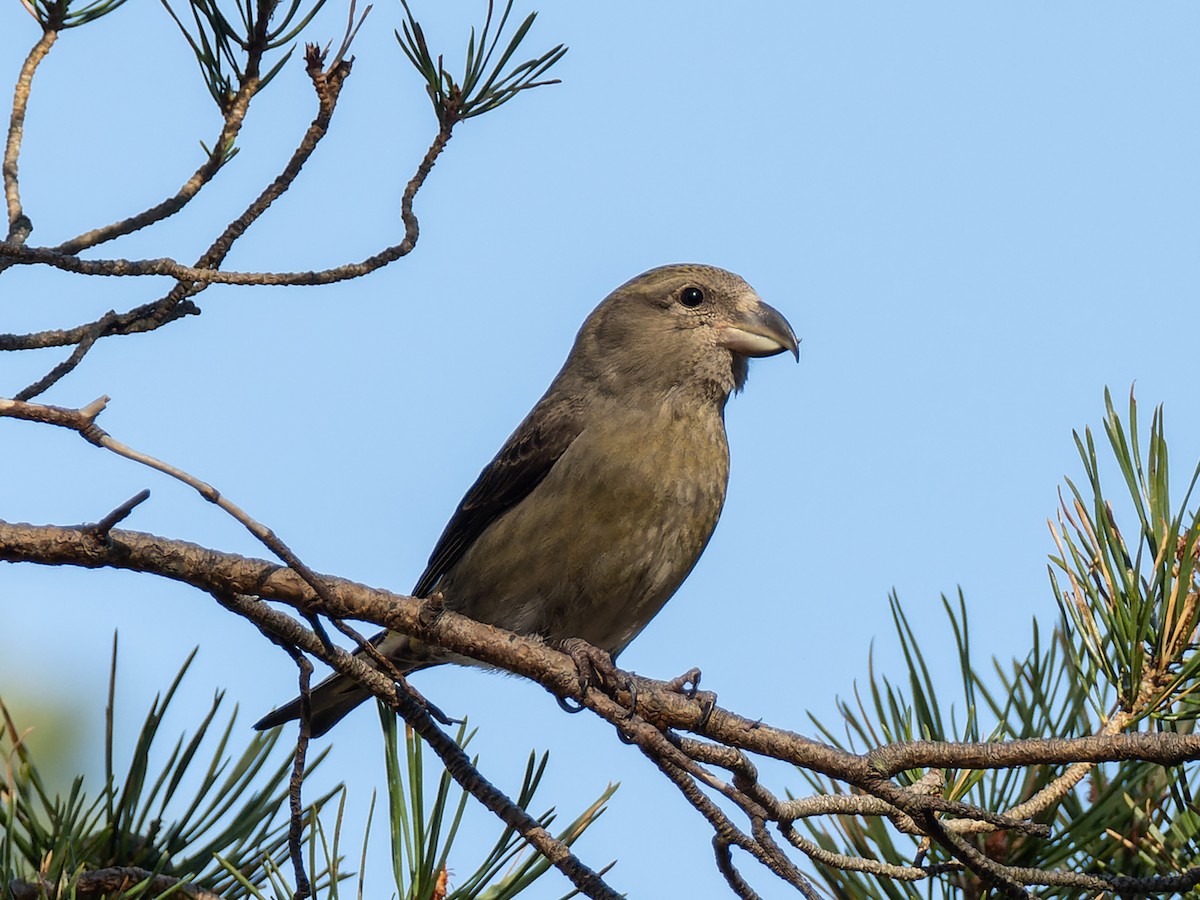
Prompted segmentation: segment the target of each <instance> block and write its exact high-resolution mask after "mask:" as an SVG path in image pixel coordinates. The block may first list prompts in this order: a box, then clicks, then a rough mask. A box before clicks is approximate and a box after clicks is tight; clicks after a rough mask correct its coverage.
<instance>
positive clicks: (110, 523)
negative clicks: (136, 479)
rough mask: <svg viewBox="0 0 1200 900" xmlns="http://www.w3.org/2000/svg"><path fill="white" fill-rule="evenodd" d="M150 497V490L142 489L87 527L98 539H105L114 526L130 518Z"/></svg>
mask: <svg viewBox="0 0 1200 900" xmlns="http://www.w3.org/2000/svg"><path fill="white" fill-rule="evenodd" d="M148 499H150V492H149V491H148V490H144V489H143V490H140V491H138V492H137V493H136V494H134V495H133V496H132V497H130V498H129V499H128V500H126V501H125V502H124V503H122V504H121V505H120V506H118V507H117V508H116V509H114V510H113V511H112V512H110V513H109V514H108V515H107V516H105V517H104V518H103V519H101V520H100V521H99V522H96V523H95V524H94V525H88V526H86V527H88V528H90V529H91V530H92V533H93V534H94V535H95V536H96V538H97V539H98V540H105V539H106V538H107V537H108V533H109V532H110V531H112V530H113V528H115V527H116V526H117V525H118V524H119V523H120V522H123V521H124V520H125V519H126V518H128V516H129V514H130V513H131V512H133V511H134V510H135V509H136V508H137V507H138V506H140V505H141V504H143V503H145V502H146V501H147V500H148Z"/></svg>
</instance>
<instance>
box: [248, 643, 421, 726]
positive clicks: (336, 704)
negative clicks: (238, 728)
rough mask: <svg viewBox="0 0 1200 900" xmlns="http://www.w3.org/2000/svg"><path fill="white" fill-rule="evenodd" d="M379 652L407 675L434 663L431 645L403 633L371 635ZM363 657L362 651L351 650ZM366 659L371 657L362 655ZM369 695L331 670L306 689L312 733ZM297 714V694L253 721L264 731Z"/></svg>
mask: <svg viewBox="0 0 1200 900" xmlns="http://www.w3.org/2000/svg"><path fill="white" fill-rule="evenodd" d="M371 643H372V644H374V645H375V646H376V647H378V648H379V652H380V653H382V654H383V655H384V656H386V657H387V658H388V659H390V660H391V661H392V662H393V663H395V665H396V667H397V668H398V669H399V670H400V672H401V674H403V675H407V674H409V673H410V672H415V671H416V670H417V669H423V668H425V667H426V666H429V665H434V664H435V663H436V660H434V659H433V658H432V653H431V651H432V650H433V648H430V647H428V646H427V645H424V644H421V643H420V642H419V641H416V640H413V639H412V638H409V637H408V636H407V635H402V634H395V633H393V632H390V631H385V632H383V633H381V634H378V635H376V636H375V637H374V638H372V639H371ZM354 655H355V656H358V657H360V658H363V656H362V652H361V651H358V652H356V653H355V654H354ZM365 661H366V662H368V663H370V662H371V660H370V659H369V658H366V660H365ZM370 696H371V692H370V691H368V690H367V689H366V688H364V687H362V686H361V685H359V684H356V683H355V682H354V681H353V680H352V679H350V678H348V677H347V676H345V675H342V674H340V673H336V672H335V673H334V674H333V675H330V676H329V677H328V678H326V679H325V680H324V681H322V682H321V683H320V684H318V685H317V686H316V687H315V688H313V689H312V691H311V692H310V693H309V703H310V708H311V716H310V717H309V726H310V728H311V732H312V736H313V737H320V736H321V735H323V734H325V732H327V731H329V729H331V728H332V727H333V726H334V725H336V724H337V723H338V722H340V721H341V720H342V718H343V717H345V716H346V714H347V713H349V712H350V711H351V710H353V709H354V708H355V707H356V706H358V705H359V704H360V703H362V702H363V701H364V700H366V699H367V698H369V697H370ZM299 718H300V698H299V697H296V698H295V699H294V700H291V701H290V702H288V703H285V704H284V705H283V706H281V707H279V708H278V709H275V710H273V711H272V712H269V713H267V714H266V715H265V716H263V717H262V718H261V719H259V720H258V721H257V722H255V723H254V727H255V729H256V730H258V731H266V730H267V729H268V728H274V727H275V726H276V725H282V724H284V723H285V722H291V721H292V720H294V719H299Z"/></svg>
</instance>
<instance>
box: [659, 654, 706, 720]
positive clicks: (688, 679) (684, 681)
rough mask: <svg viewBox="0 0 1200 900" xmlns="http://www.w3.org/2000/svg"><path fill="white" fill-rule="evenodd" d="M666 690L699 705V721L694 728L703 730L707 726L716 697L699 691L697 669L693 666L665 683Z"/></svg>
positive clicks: (698, 671)
mask: <svg viewBox="0 0 1200 900" xmlns="http://www.w3.org/2000/svg"><path fill="white" fill-rule="evenodd" d="M667 688H668V689H669V690H672V691H676V692H678V693H680V694H683V696H685V697H687V698H688V699H689V700H695V701H696V702H697V703H699V704H700V707H701V710H702V712H701V714H700V721H699V722H697V723H696V727H698V728H703V727H704V726H705V725H707V724H708V720H709V718H711V717H712V714H713V710H714V709H716V708H717V695H716V694H714V693H713V692H712V691H702V690H700V670H699V669H698V668H696V667H695V666H693V667H692V668H690V669H688V670H687V671H686V672H684V673H683V674H682V675H680V676H679V677H678V678H672V679H671V680H670V681H668V682H667Z"/></svg>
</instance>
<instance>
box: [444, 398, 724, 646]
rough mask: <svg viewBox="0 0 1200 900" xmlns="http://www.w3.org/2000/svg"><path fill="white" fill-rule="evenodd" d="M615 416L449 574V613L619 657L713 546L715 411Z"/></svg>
mask: <svg viewBox="0 0 1200 900" xmlns="http://www.w3.org/2000/svg"><path fill="white" fill-rule="evenodd" d="M706 412H707V414H703V415H681V414H680V413H679V410H678V409H675V408H671V407H669V406H666V405H664V406H663V407H662V408H659V409H654V410H628V409H620V408H614V409H612V410H609V411H606V414H604V415H595V416H591V417H589V423H588V425H587V427H586V428H584V430H583V431H582V432H581V433H580V435H579V436H578V437H577V438H576V439H575V441H574V442H573V443H572V444H571V446H570V447H569V448H568V449H567V450H566V452H565V453H564V454H563V456H562V457H561V458H560V459H559V460H558V461H557V462H556V463H555V465H554V467H553V468H552V469H551V471H550V473H549V474H548V475H547V476H546V478H545V479H544V480H543V481H542V482H541V483H540V484H539V485H538V486H537V487H536V488H535V489H534V490H533V491H532V492H531V493H530V494H529V496H527V497H526V498H525V499H524V500H522V501H521V502H520V503H518V504H517V505H516V506H514V507H513V508H512V509H510V510H508V511H507V512H506V513H504V514H503V515H502V516H501V517H500V518H498V519H497V520H496V521H495V522H494V523H492V525H490V526H489V527H488V528H487V529H486V530H485V531H484V533H483V534H482V535H481V536H480V537H479V538H478V539H477V540H476V541H475V542H474V544H473V545H472V546H471V548H470V549H469V550H468V551H467V552H466V553H465V554H464V556H463V558H462V559H461V560H460V561H459V562H458V563H457V564H456V565H455V566H454V568H453V570H452V571H450V572H449V573H447V576H446V578H445V579H444V581H443V583H442V591H443V594H444V596H445V598H446V602H447V604H448V605H449V606H450V607H451V608H453V609H457V610H459V611H461V612H463V613H465V614H466V615H469V616H471V617H472V618H476V619H479V620H481V621H485V622H489V623H491V624H494V625H499V626H501V627H503V628H507V629H509V630H511V631H516V632H520V633H525V634H539V635H542V636H544V637H545V638H547V639H548V640H551V641H557V640H562V639H564V638H567V637H581V638H583V639H584V640H587V641H589V642H590V643H593V644H595V645H597V646H599V647H602V648H604V649H606V650H609V651H610V652H613V653H615V652H617V651H619V650H621V649H622V648H623V647H624V646H625V645H626V644H627V643H629V641H630V640H632V639H633V637H634V636H635V635H636V634H637V633H638V632H640V631H641V630H642V628H644V627H645V625H646V624H647V623H648V622H649V621H650V619H651V618H652V617H653V616H654V615H655V613H657V612H658V611H659V609H661V608H662V605H663V604H664V603H665V602H666V601H667V600H668V599H669V598H670V596H671V595H672V594H673V593H674V592H675V590H676V589H677V588H678V587H679V585H680V583H682V581H683V579H684V578H686V577H687V574H688V573H689V572H690V571H691V570H692V567H693V566H694V565H695V564H696V561H697V560H698V559H699V558H700V554H701V553H702V552H703V550H704V547H705V545H706V544H707V543H708V540H709V538H710V537H711V536H712V533H713V529H714V528H715V527H716V524H717V519H718V517H719V516H720V513H721V507H722V505H723V503H724V500H725V487H726V484H727V482H728V477H729V449H728V445H727V443H726V440H725V428H724V423H723V421H722V418H721V415H720V411H719V409H713V410H708V411H706Z"/></svg>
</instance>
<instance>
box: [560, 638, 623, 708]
mask: <svg viewBox="0 0 1200 900" xmlns="http://www.w3.org/2000/svg"><path fill="white" fill-rule="evenodd" d="M559 647H560V648H561V649H562V651H563V653H565V654H567V655H568V656H569V657H571V661H572V662H573V663H575V671H576V672H578V673H579V695H580V696H581V697H583V696H586V695H587V692H588V688H590V687H591V686H592V685H593V684H597V685H615V684H618V683H619V682H620V681H621V676H622V672H621V670H620V669H618V668H617V667H616V665H615V664H614V663H613V661H612V656H610V655H609V654H608V652H607V651H604V650H601V649H600V648H599V647H596V646H593V645H592V644H589V643H588V642H587V641H585V640H583V638H567V639H566V640H565V641H563V642H562V643H561V644H560V645H559Z"/></svg>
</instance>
